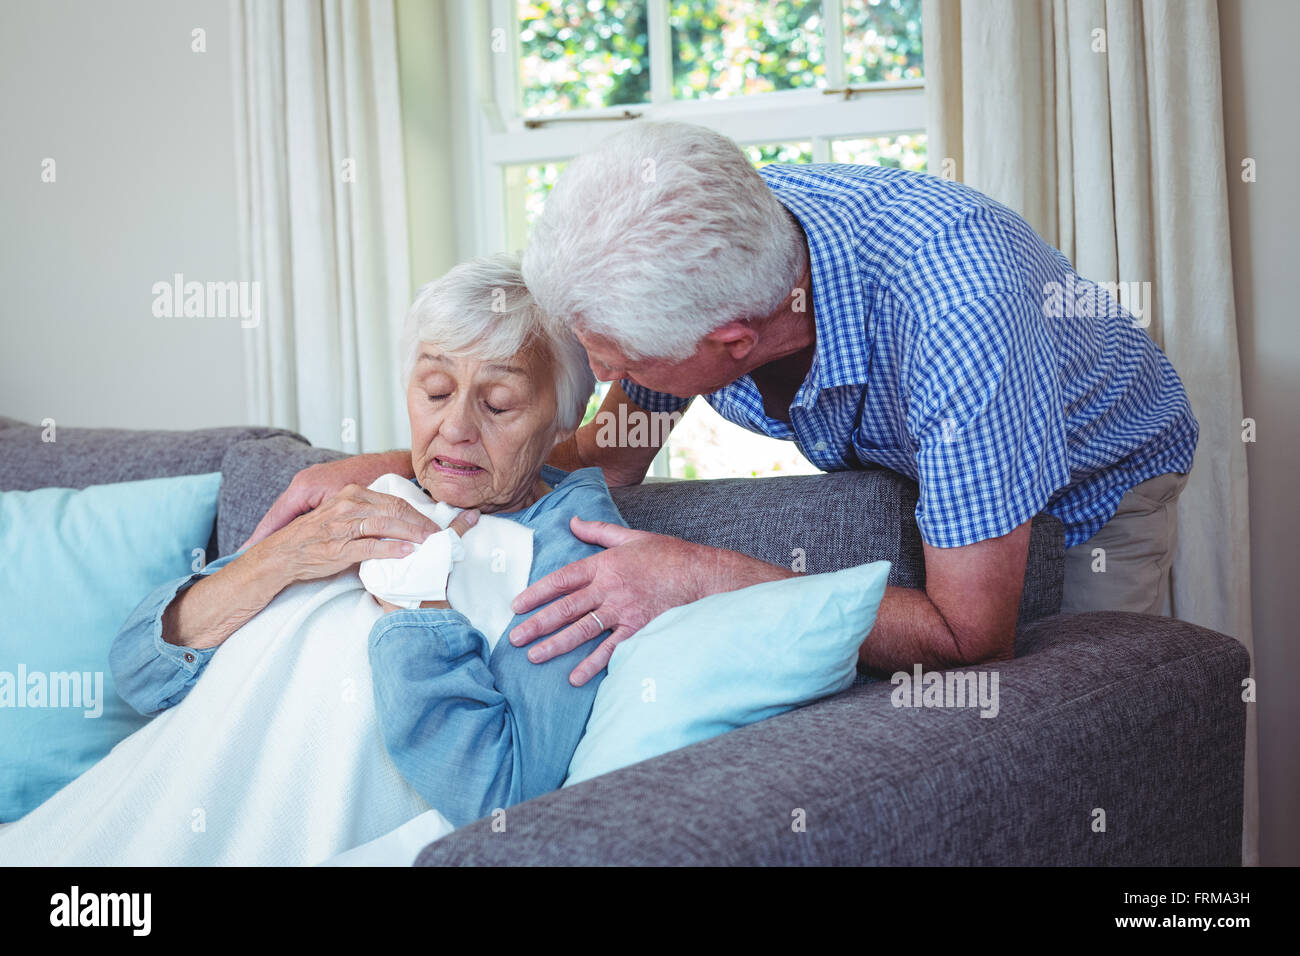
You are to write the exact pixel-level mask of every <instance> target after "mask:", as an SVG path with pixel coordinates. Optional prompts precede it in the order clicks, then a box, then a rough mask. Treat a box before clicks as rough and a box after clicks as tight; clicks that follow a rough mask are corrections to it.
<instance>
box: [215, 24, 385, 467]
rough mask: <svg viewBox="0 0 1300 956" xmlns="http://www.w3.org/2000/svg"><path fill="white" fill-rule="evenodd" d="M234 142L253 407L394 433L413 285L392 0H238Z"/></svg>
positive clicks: (320, 432)
mask: <svg viewBox="0 0 1300 956" xmlns="http://www.w3.org/2000/svg"><path fill="white" fill-rule="evenodd" d="M233 9H234V15H233V17H234V29H233V31H232V32H233V34H234V47H235V50H234V55H235V76H236V92H235V95H236V103H235V109H236V122H235V127H236V148H237V170H238V173H237V177H238V182H237V186H238V192H239V203H240V210H239V212H240V231H241V236H240V240H241V259H242V264H241V265H242V269H243V271H244V276H243V278H244V279H245V280H246V281H255V282H258V283H260V286H261V300H262V301H261V322H260V324H258V325H257V326H255V327H253V328H249V329H245V336H246V339H245V341H246V347H245V387H246V389H247V397H248V412H249V416H250V421H253V422H256V423H257V424H268V425H277V426H281V427H285V428H292V429H295V430H297V431H299V432H301V433H302V434H303V435H305V436H306V437H307V438H308V439H310V441H311V442H312V443H313V444H315V445H321V446H325V447H329V448H340V449H343V450H345V451H376V450H380V449H384V448H396V447H405V446H406V445H407V444H408V442H409V434H410V432H409V426H408V425H407V415H406V406H405V398H404V395H402V394H401V390H400V387H399V384H398V381H397V374H396V368H397V364H398V363H397V357H396V349H397V341H398V337H399V335H400V331H401V323H402V319H403V316H404V313H405V310H406V308H407V306H408V305H409V303H410V298H411V283H410V267H409V259H408V246H407V221H406V188H405V171H404V168H403V155H402V126H401V103H400V96H399V89H398V66H397V39H396V24H395V19H394V11H393V2H392V0H370V2H368V0H283V2H280V0H238V2H236V3H235V4H234V5H233Z"/></svg>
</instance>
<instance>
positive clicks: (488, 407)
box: [483, 402, 505, 415]
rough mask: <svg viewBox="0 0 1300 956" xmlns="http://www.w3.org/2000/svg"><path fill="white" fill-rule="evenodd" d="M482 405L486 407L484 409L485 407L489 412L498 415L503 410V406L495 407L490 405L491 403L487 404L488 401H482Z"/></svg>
mask: <svg viewBox="0 0 1300 956" xmlns="http://www.w3.org/2000/svg"><path fill="white" fill-rule="evenodd" d="M483 407H484V408H486V409H487V410H488V411H489V412H491V413H492V414H493V415H500V414H502V413H503V412H505V409H504V408H497V407H496V406H495V405H491V404H489V403H488V402H484V403H483Z"/></svg>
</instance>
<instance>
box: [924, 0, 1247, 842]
mask: <svg viewBox="0 0 1300 956" xmlns="http://www.w3.org/2000/svg"><path fill="white" fill-rule="evenodd" d="M923 18H924V22H923V35H924V36H925V65H926V71H927V80H926V83H927V88H928V91H929V92H928V99H929V106H930V122H929V163H930V168H931V170H932V171H933V172H936V173H939V172H941V171H942V170H943V168H944V167H943V163H944V162H945V161H950V162H949V165H948V167H947V168H948V170H949V171H951V172H952V173H953V174H954V175H955V178H957V179H960V180H961V181H962V182H965V183H967V184H968V185H970V186H973V187H974V188H976V189H979V190H980V191H981V192H984V193H986V194H988V195H990V196H992V197H993V198H994V199H997V200H998V201H1000V202H1003V203H1005V204H1007V205H1008V206H1010V207H1011V208H1013V209H1015V210H1016V211H1018V212H1019V213H1020V214H1021V215H1023V216H1024V217H1025V218H1026V219H1027V220H1028V221H1029V223H1030V224H1031V225H1032V226H1033V227H1034V228H1035V229H1037V230H1038V233H1039V234H1040V235H1041V236H1042V237H1043V238H1044V239H1046V240H1047V241H1048V242H1049V243H1051V244H1052V245H1054V246H1056V247H1057V248H1059V249H1060V250H1061V251H1062V252H1064V253H1065V255H1067V256H1068V257H1069V258H1070V259H1071V261H1072V262H1073V263H1074V266H1075V268H1076V269H1077V270H1078V272H1079V273H1080V274H1081V275H1083V276H1085V277H1086V278H1088V279H1092V280H1095V281H1108V282H1135V281H1136V282H1149V283H1150V284H1151V286H1150V288H1151V290H1152V298H1151V305H1152V317H1151V324H1150V326H1149V331H1150V333H1151V334H1152V336H1153V337H1154V338H1155V341H1156V342H1157V343H1158V344H1159V345H1160V346H1161V347H1162V348H1163V349H1164V351H1165V353H1166V354H1167V355H1168V356H1169V358H1170V360H1171V361H1172V362H1173V364H1174V367H1175V368H1176V369H1178V372H1179V375H1180V376H1181V377H1182V380H1183V383H1184V384H1185V386H1186V387H1187V392H1188V395H1189V396H1190V398H1191V402H1192V409H1193V411H1194V412H1195V414H1196V418H1197V421H1198V422H1199V423H1200V426H1201V432H1200V442H1199V444H1198V446H1197V449H1196V461H1195V464H1194V466H1193V469H1192V474H1191V479H1190V480H1189V482H1188V484H1187V487H1186V489H1185V490H1184V492H1183V494H1182V498H1181V499H1180V504H1179V508H1178V519H1179V542H1178V551H1177V554H1176V556H1175V559H1174V565H1173V570H1172V575H1171V585H1172V587H1171V606H1170V608H1169V610H1170V611H1171V613H1172V614H1173V615H1174V616H1176V617H1179V618H1181V619H1183V620H1187V621H1191V622H1194V623H1196V624H1201V625H1204V626H1206V627H1210V628H1213V629H1215V630H1217V631H1221V632H1223V633H1225V634H1230V635H1232V636H1233V637H1236V638H1237V639H1238V640H1240V641H1242V642H1243V643H1244V644H1245V645H1246V647H1247V649H1248V650H1250V651H1251V656H1252V659H1253V657H1254V642H1253V639H1252V636H1251V619H1250V541H1249V527H1250V525H1249V513H1248V508H1247V485H1246V453H1245V446H1244V444H1243V443H1242V439H1241V428H1242V418H1243V412H1242V391H1241V366H1240V362H1239V360H1238V354H1237V324H1236V314H1235V311H1234V306H1233V290H1232V261H1231V256H1230V251H1229V235H1228V194H1227V180H1226V175H1227V172H1226V169H1225V158H1224V138H1223V105H1222V92H1221V87H1220V73H1219V24H1218V12H1217V8H1216V6H1215V3H1214V0H1177V2H1171V0H965V2H959V0H925V4H924V6H923ZM1247 713H1248V717H1247V732H1246V793H1245V826H1244V833H1243V837H1242V860H1243V863H1245V864H1246V865H1254V864H1256V863H1257V862H1258V846H1257V841H1258V814H1259V792H1258V753H1257V733H1256V725H1255V708H1254V707H1253V706H1251V707H1249V708H1248V711H1247Z"/></svg>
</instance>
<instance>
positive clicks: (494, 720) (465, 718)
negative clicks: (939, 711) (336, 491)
mask: <svg viewBox="0 0 1300 956" xmlns="http://www.w3.org/2000/svg"><path fill="white" fill-rule="evenodd" d="M583 470H584V471H588V472H591V476H589V477H588V481H587V482H585V483H583V484H584V485H585V487H580V488H578V489H565V490H564V491H563V492H562V491H561V489H557V490H556V491H554V492H551V494H554V495H556V496H557V498H558V499H559V500H558V502H557V504H556V506H555V507H553V508H552V509H550V511H549V513H548V514H546V515H545V516H543V517H542V519H541V520H540V521H539V522H538V524H537V526H535V527H534V548H535V551H534V567H533V572H532V574H531V575H530V578H531V579H532V580H533V581H536V580H538V579H539V578H541V577H542V576H544V575H546V574H549V573H550V572H551V571H554V570H556V569H558V568H560V567H563V566H564V565H566V564H569V563H570V562H572V561H577V560H580V559H581V558H584V557H587V556H588V555H590V554H595V553H597V552H599V551H601V550H603V549H601V548H599V547H598V546H596V545H591V544H587V543H585V542H583V541H580V540H579V539H578V538H576V537H574V535H573V534H572V532H571V531H570V530H569V528H568V522H569V518H570V517H572V516H573V515H575V514H576V515H578V516H579V517H582V518H585V519H587V520H593V521H608V522H611V523H615V524H619V525H622V526H623V527H626V523H625V522H624V521H623V519H622V517H621V516H620V515H619V513H618V509H617V508H616V507H615V506H614V503H613V501H612V499H611V498H610V497H609V492H608V490H607V489H606V488H605V486H604V482H603V481H601V480H600V479H599V478H598V477H594V476H597V475H599V472H598V470H597V469H583ZM534 613H536V610H534V611H530V612H528V614H525V615H515V617H514V619H513V620H512V621H511V622H510V624H509V626H508V627H507V629H506V632H505V634H502V635H501V637H500V638H499V639H498V641H497V644H496V647H495V648H494V649H493V650H491V651H489V649H488V643H487V640H486V639H485V638H484V636H483V634H482V633H481V632H480V631H478V630H477V629H476V628H475V627H474V626H473V625H472V624H470V622H469V619H468V618H466V617H465V616H464V615H463V614H461V613H460V612H459V611H456V610H453V609H451V608H414V609H410V610H398V611H391V612H389V613H388V614H385V615H384V616H383V617H381V618H380V619H379V620H378V621H376V622H375V624H374V626H373V627H372V628H371V632H370V663H371V674H372V680H373V682H374V689H375V710H376V712H377V715H378V720H379V727H380V731H381V733H382V736H383V739H384V745H385V747H386V748H387V750H388V753H389V756H390V757H392V759H393V763H394V764H395V765H396V766H397V769H398V771H399V772H400V773H401V774H402V776H403V777H404V778H405V779H406V781H407V782H408V783H410V784H411V786H412V787H414V788H415V790H416V792H417V793H419V794H420V796H421V797H423V798H424V800H425V801H426V802H427V803H428V804H429V805H430V806H431V807H434V808H435V809H437V810H438V811H439V812H441V813H442V814H443V815H444V816H446V817H447V819H448V820H450V821H451V822H452V824H454V825H455V826H463V825H464V824H466V823H469V822H471V821H473V820H478V819H481V818H482V817H484V816H487V815H488V814H490V813H492V812H493V811H494V810H496V809H498V808H505V807H509V806H513V805H514V804H516V803H521V802H523V801H524V800H530V799H532V798H533V797H536V796H540V795H541V794H543V793H548V792H549V791H551V790H554V789H556V788H557V787H559V786H560V784H562V783H563V782H564V778H565V775H566V774H567V773H568V767H569V761H570V760H572V758H573V752H574V750H576V749H577V746H578V741H579V740H580V739H581V737H582V734H583V732H584V731H585V729H586V724H587V717H588V716H589V715H590V713H591V707H592V703H593V702H594V700H595V696H596V691H597V689H598V688H599V686H600V683H601V680H602V679H603V676H604V672H603V671H602V672H601V673H600V674H599V675H597V676H596V677H594V678H592V679H591V680H589V681H588V682H587V683H586V684H584V685H583V686H582V687H574V686H572V685H571V684H570V683H569V674H570V673H571V672H572V670H573V668H574V667H576V666H577V665H578V664H579V663H580V662H581V661H582V660H583V658H585V657H586V656H587V654H589V653H590V652H591V650H592V647H593V642H594V641H596V640H598V639H600V638H602V637H603V636H604V635H603V634H602V635H596V636H595V637H593V638H591V639H590V640H588V641H587V642H586V643H584V644H581V645H579V646H578V647H576V648H574V649H573V650H571V651H569V652H568V653H567V654H562V655H560V656H559V657H555V658H552V659H551V660H549V661H546V662H544V663H541V664H534V663H532V662H531V661H529V660H528V657H527V650H528V648H526V647H516V646H514V645H513V644H511V643H510V642H509V640H508V639H507V637H506V635H507V634H509V632H510V630H512V629H513V628H514V627H515V626H516V625H517V624H519V623H520V622H521V621H523V620H524V619H525V618H526V617H528V616H530V615H532V614H534ZM606 633H608V632H606ZM536 643H537V642H534V644H536ZM529 646H533V645H529Z"/></svg>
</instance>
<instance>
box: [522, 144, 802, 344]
mask: <svg viewBox="0 0 1300 956" xmlns="http://www.w3.org/2000/svg"><path fill="white" fill-rule="evenodd" d="M803 243H804V240H803V234H802V231H801V230H800V228H799V225H798V223H797V222H796V221H795V219H794V217H793V216H791V215H790V213H789V212H787V211H786V209H785V207H784V206H782V205H781V203H780V201H779V200H778V199H777V198H776V196H775V195H774V194H773V193H772V190H770V189H769V188H768V187H767V185H766V184H765V183H764V182H763V179H762V177H760V176H759V175H758V172H757V170H755V169H754V167H753V166H752V165H750V163H749V160H748V159H747V158H746V156H745V154H744V153H743V152H742V151H741V149H740V147H739V146H737V145H736V144H735V142H733V141H732V140H730V139H728V138H727V137H726V136H723V135H722V134H721V133H715V132H713V131H712V130H709V129H705V128H704V127H702V126H693V125H690V124H687V123H650V122H645V123H641V122H638V123H637V124H636V125H634V126H632V127H629V128H628V129H627V130H625V131H622V132H619V133H617V134H615V135H614V136H611V137H609V138H608V139H606V140H604V141H602V142H601V143H599V144H598V145H597V146H596V148H595V149H594V150H592V151H591V152H588V153H584V154H583V155H581V156H579V157H578V158H577V159H575V160H574V161H573V162H572V163H570V164H569V167H568V168H567V169H566V170H565V171H564V172H563V173H562V174H561V175H560V178H559V181H558V182H557V183H556V184H555V188H554V189H553V190H552V191H551V194H550V196H548V197H547V200H546V205H545V207H544V209H543V211H542V216H541V218H540V220H539V221H538V222H537V223H536V225H535V226H534V227H533V231H532V235H531V237H530V239H529V243H528V248H527V249H526V250H525V251H524V255H523V265H522V268H523V274H524V278H525V281H526V282H527V283H528V288H529V289H530V290H531V291H532V293H533V295H534V296H535V297H536V298H537V301H538V303H540V304H541V306H542V308H543V309H544V310H545V311H546V312H547V313H548V314H549V315H550V316H552V317H553V318H554V320H555V321H557V322H561V323H565V324H569V325H572V326H575V327H576V328H578V329H581V330H583V331H589V332H594V333H596V334H598V335H601V336H604V337H605V338H608V339H610V340H612V341H613V342H614V343H616V344H617V345H618V347H619V348H620V349H621V350H622V351H623V352H624V353H625V354H626V355H628V356H629V357H631V358H661V359H683V358H685V357H687V356H688V355H690V354H691V353H692V352H694V351H695V349H696V348H697V347H698V345H699V341H700V339H701V338H703V337H704V336H705V335H707V334H708V333H709V332H711V331H713V330H714V329H716V328H718V327H719V326H721V325H725V324H726V323H727V322H730V321H733V320H735V319H742V320H747V319H756V318H761V317H763V316H766V315H770V314H771V313H773V312H774V311H776V309H777V308H779V307H780V305H781V303H782V302H783V301H784V300H785V299H786V297H787V296H788V295H789V294H790V293H791V291H792V290H793V289H794V288H795V286H796V284H797V283H798V282H799V280H800V278H801V277H802V271H803V267H804V263H805V261H806V259H805V256H806V254H805V252H804V248H803Z"/></svg>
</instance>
